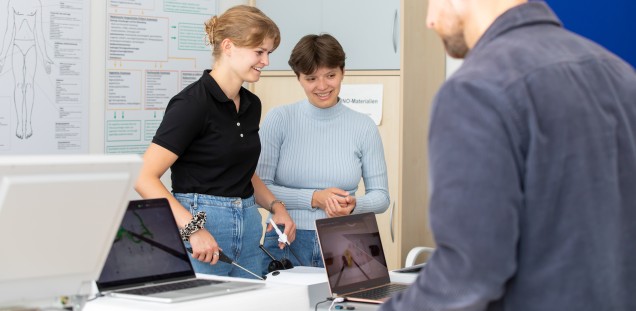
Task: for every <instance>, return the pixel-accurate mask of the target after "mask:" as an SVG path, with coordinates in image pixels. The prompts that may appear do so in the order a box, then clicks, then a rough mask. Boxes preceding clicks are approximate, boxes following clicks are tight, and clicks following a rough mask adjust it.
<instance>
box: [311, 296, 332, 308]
mask: <svg viewBox="0 0 636 311" xmlns="http://www.w3.org/2000/svg"><path fill="white" fill-rule="evenodd" d="M329 300H330V299H328V298H327V299H326V300H323V301H320V302H317V303H316V306H315V307H314V311H318V305H319V304H321V303H325V302H329Z"/></svg>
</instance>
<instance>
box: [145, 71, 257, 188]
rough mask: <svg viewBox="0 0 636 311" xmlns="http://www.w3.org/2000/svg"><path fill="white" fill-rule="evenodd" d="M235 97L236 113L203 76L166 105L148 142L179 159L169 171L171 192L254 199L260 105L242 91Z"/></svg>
mask: <svg viewBox="0 0 636 311" xmlns="http://www.w3.org/2000/svg"><path fill="white" fill-rule="evenodd" d="M239 94H240V96H241V105H240V107H239V111H238V113H237V112H236V106H235V105H234V102H233V101H232V100H230V99H228V98H227V96H226V95H225V94H224V93H223V91H222V90H221V88H220V87H219V85H218V84H217V83H216V81H214V79H213V78H212V77H211V76H210V70H205V71H204V72H203V76H201V78H200V79H199V80H198V81H196V82H194V83H192V84H191V85H189V86H188V87H186V88H185V89H183V91H181V92H180V93H179V94H177V95H175V96H174V97H173V98H172V99H171V100H170V102H169V103H168V106H167V108H166V113H165V115H164V117H163V120H162V121H161V125H160V126H159V128H158V129H157V133H156V134H155V137H154V138H153V140H152V142H153V143H155V144H157V145H159V146H162V147H164V148H166V149H168V150H170V151H172V152H173V153H174V154H176V155H177V156H178V157H179V158H178V159H177V161H176V162H175V163H174V164H173V165H172V166H171V167H170V169H171V171H172V190H173V191H174V192H176V193H201V194H209V195H216V196H224V197H241V198H246V197H249V196H250V195H252V194H254V187H253V186H252V182H251V179H252V176H253V174H254V171H255V170H256V164H257V162H258V157H259V155H260V152H261V142H260V138H259V136H258V130H259V121H260V118H261V101H260V99H259V98H258V97H257V96H256V95H254V94H253V93H251V92H250V91H248V90H247V89H245V88H243V87H241V90H240V91H239Z"/></svg>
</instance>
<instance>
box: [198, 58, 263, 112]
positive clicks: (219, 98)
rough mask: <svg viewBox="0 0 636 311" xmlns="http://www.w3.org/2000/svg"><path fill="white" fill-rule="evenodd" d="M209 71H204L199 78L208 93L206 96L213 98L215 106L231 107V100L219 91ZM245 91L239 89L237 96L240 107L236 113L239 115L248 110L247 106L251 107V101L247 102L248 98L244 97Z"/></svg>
mask: <svg viewBox="0 0 636 311" xmlns="http://www.w3.org/2000/svg"><path fill="white" fill-rule="evenodd" d="M211 71H212V70H210V69H206V70H204V71H203V76H202V77H201V79H203V85H204V87H205V90H206V91H207V92H208V94H210V95H211V96H212V97H213V98H214V102H215V103H217V104H227V103H231V104H232V105H234V102H233V101H232V100H231V99H229V98H228V97H227V95H225V93H223V90H222V89H221V87H220V86H219V84H218V83H217V82H216V80H214V78H212V76H211V75H210V72H211ZM246 91H247V90H246V89H245V88H243V87H242V86H241V88H240V89H239V95H240V96H241V106H240V107H239V112H238V113H239V114H241V113H243V112H245V111H246V110H247V108H249V106H250V105H251V101H250V100H249V98H248V96H244V95H245V92H246Z"/></svg>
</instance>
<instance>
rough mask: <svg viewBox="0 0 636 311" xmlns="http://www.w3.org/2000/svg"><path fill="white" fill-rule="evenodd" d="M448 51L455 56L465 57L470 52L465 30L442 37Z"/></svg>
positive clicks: (451, 55)
mask: <svg viewBox="0 0 636 311" xmlns="http://www.w3.org/2000/svg"><path fill="white" fill-rule="evenodd" d="M442 41H443V42H444V48H445V49H446V53H448V55H449V56H450V57H453V58H464V57H466V54H468V45H467V44H466V39H465V38H464V33H463V32H457V33H455V34H452V35H450V36H446V37H442Z"/></svg>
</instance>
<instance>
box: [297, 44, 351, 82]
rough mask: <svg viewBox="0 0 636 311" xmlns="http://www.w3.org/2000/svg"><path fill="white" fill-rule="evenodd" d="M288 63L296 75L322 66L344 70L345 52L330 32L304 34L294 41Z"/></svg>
mask: <svg viewBox="0 0 636 311" xmlns="http://www.w3.org/2000/svg"><path fill="white" fill-rule="evenodd" d="M288 64H289V66H290V67H291V68H292V70H293V71H294V73H295V74H296V77H300V74H301V73H302V74H306V75H308V74H311V73H313V72H314V71H316V69H318V68H322V67H325V68H336V67H338V68H340V69H343V70H344V66H345V52H344V50H343V49H342V46H341V45H340V43H339V42H338V40H336V38H334V37H333V36H332V35H330V34H326V33H325V34H320V35H314V34H311V35H306V36H304V37H302V38H301V39H300V41H298V43H296V46H295V47H294V49H293V50H292V53H291V56H290V57H289V62H288Z"/></svg>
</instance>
